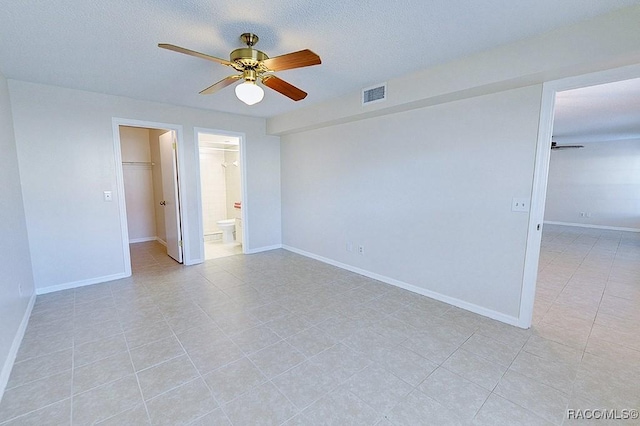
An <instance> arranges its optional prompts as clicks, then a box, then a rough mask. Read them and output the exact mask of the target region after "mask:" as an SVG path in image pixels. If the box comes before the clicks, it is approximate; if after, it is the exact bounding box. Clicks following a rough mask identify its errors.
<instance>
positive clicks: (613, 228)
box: [543, 220, 640, 232]
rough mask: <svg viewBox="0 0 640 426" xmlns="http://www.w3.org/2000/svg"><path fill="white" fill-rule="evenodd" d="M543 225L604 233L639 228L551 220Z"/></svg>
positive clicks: (630, 230) (637, 230)
mask: <svg viewBox="0 0 640 426" xmlns="http://www.w3.org/2000/svg"><path fill="white" fill-rule="evenodd" d="M543 223H544V224H545V225H562V226H574V227H576V228H589V229H603V230H606V231H625V232H640V229H639V228H623V227H620V226H605V225H591V224H588V223H573V222H556V221H552V220H545V221H544V222H543Z"/></svg>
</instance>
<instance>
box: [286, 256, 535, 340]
mask: <svg viewBox="0 0 640 426" xmlns="http://www.w3.org/2000/svg"><path fill="white" fill-rule="evenodd" d="M282 248H283V249H285V250H288V251H291V252H293V253H297V254H300V255H302V256H305V257H309V258H311V259H315V260H319V261H320V262H324V263H328V264H329V265H333V266H337V267H338V268H342V269H346V270H347V271H351V272H355V273H356V274H360V275H364V276H365V277H369V278H373V279H374V280H378V281H382V282H383V283H387V284H391V285H393V286H396V287H400V288H402V289H404V290H408V291H411V292H413V293H417V294H420V295H422V296H427V297H429V298H431V299H435V300H438V301H440V302H444V303H448V304H449V305H453V306H457V307H458V308H462V309H465V310H467V311H471V312H473V313H476V314H478V315H482V316H485V317H489V318H491V319H494V320H497V321H500V322H504V323H506V324H509V325H513V326H516V327H520V328H522V327H521V326H520V321H519V319H518V318H517V317H513V316H511V315H506V314H503V313H502V312H497V311H494V310H492V309H487V308H484V307H482V306H478V305H475V304H473V303H469V302H466V301H464V300H460V299H456V298H455V297H450V296H446V295H444V294H441V293H437V292H435V291H431V290H427V289H425V288H422V287H418V286H415V285H413V284H409V283H405V282H403V281H399V280H396V279H394V278H390V277H386V276H384V275H380V274H376V273H375V272H370V271H367V270H365V269H360V268H356V267H355V266H351V265H347V264H346V263H341V262H337V261H335V260H333V259H329V258H326V257H322V256H318V255H316V254H313V253H309V252H307V251H304V250H300V249H297V248H295V247H291V246H288V245H286V244H283V245H282Z"/></svg>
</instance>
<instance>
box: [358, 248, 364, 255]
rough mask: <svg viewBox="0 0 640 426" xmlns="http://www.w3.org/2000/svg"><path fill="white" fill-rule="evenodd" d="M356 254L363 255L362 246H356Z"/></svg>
mask: <svg viewBox="0 0 640 426" xmlns="http://www.w3.org/2000/svg"><path fill="white" fill-rule="evenodd" d="M358 254H359V255H360V256H362V255H364V246H358Z"/></svg>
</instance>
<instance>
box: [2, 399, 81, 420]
mask: <svg viewBox="0 0 640 426" xmlns="http://www.w3.org/2000/svg"><path fill="white" fill-rule="evenodd" d="M70 424H71V399H65V400H62V401H60V402H56V403H54V404H51V405H48V406H46V407H44V408H41V409H39V410H36V411H32V412H30V413H29V414H25V415H23V416H20V417H17V418H15V419H14V420H11V421H9V422H7V423H2V426H64V425H70Z"/></svg>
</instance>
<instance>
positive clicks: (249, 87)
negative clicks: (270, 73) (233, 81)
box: [236, 81, 264, 105]
mask: <svg viewBox="0 0 640 426" xmlns="http://www.w3.org/2000/svg"><path fill="white" fill-rule="evenodd" d="M236 96H237V97H238V99H240V100H241V101H242V102H244V103H245V104H247V105H254V104H257V103H258V102H260V101H261V100H262V98H264V90H262V87H260V86H258V85H257V84H256V83H254V82H252V81H245V82H244V83H242V84H238V85H237V86H236Z"/></svg>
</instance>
